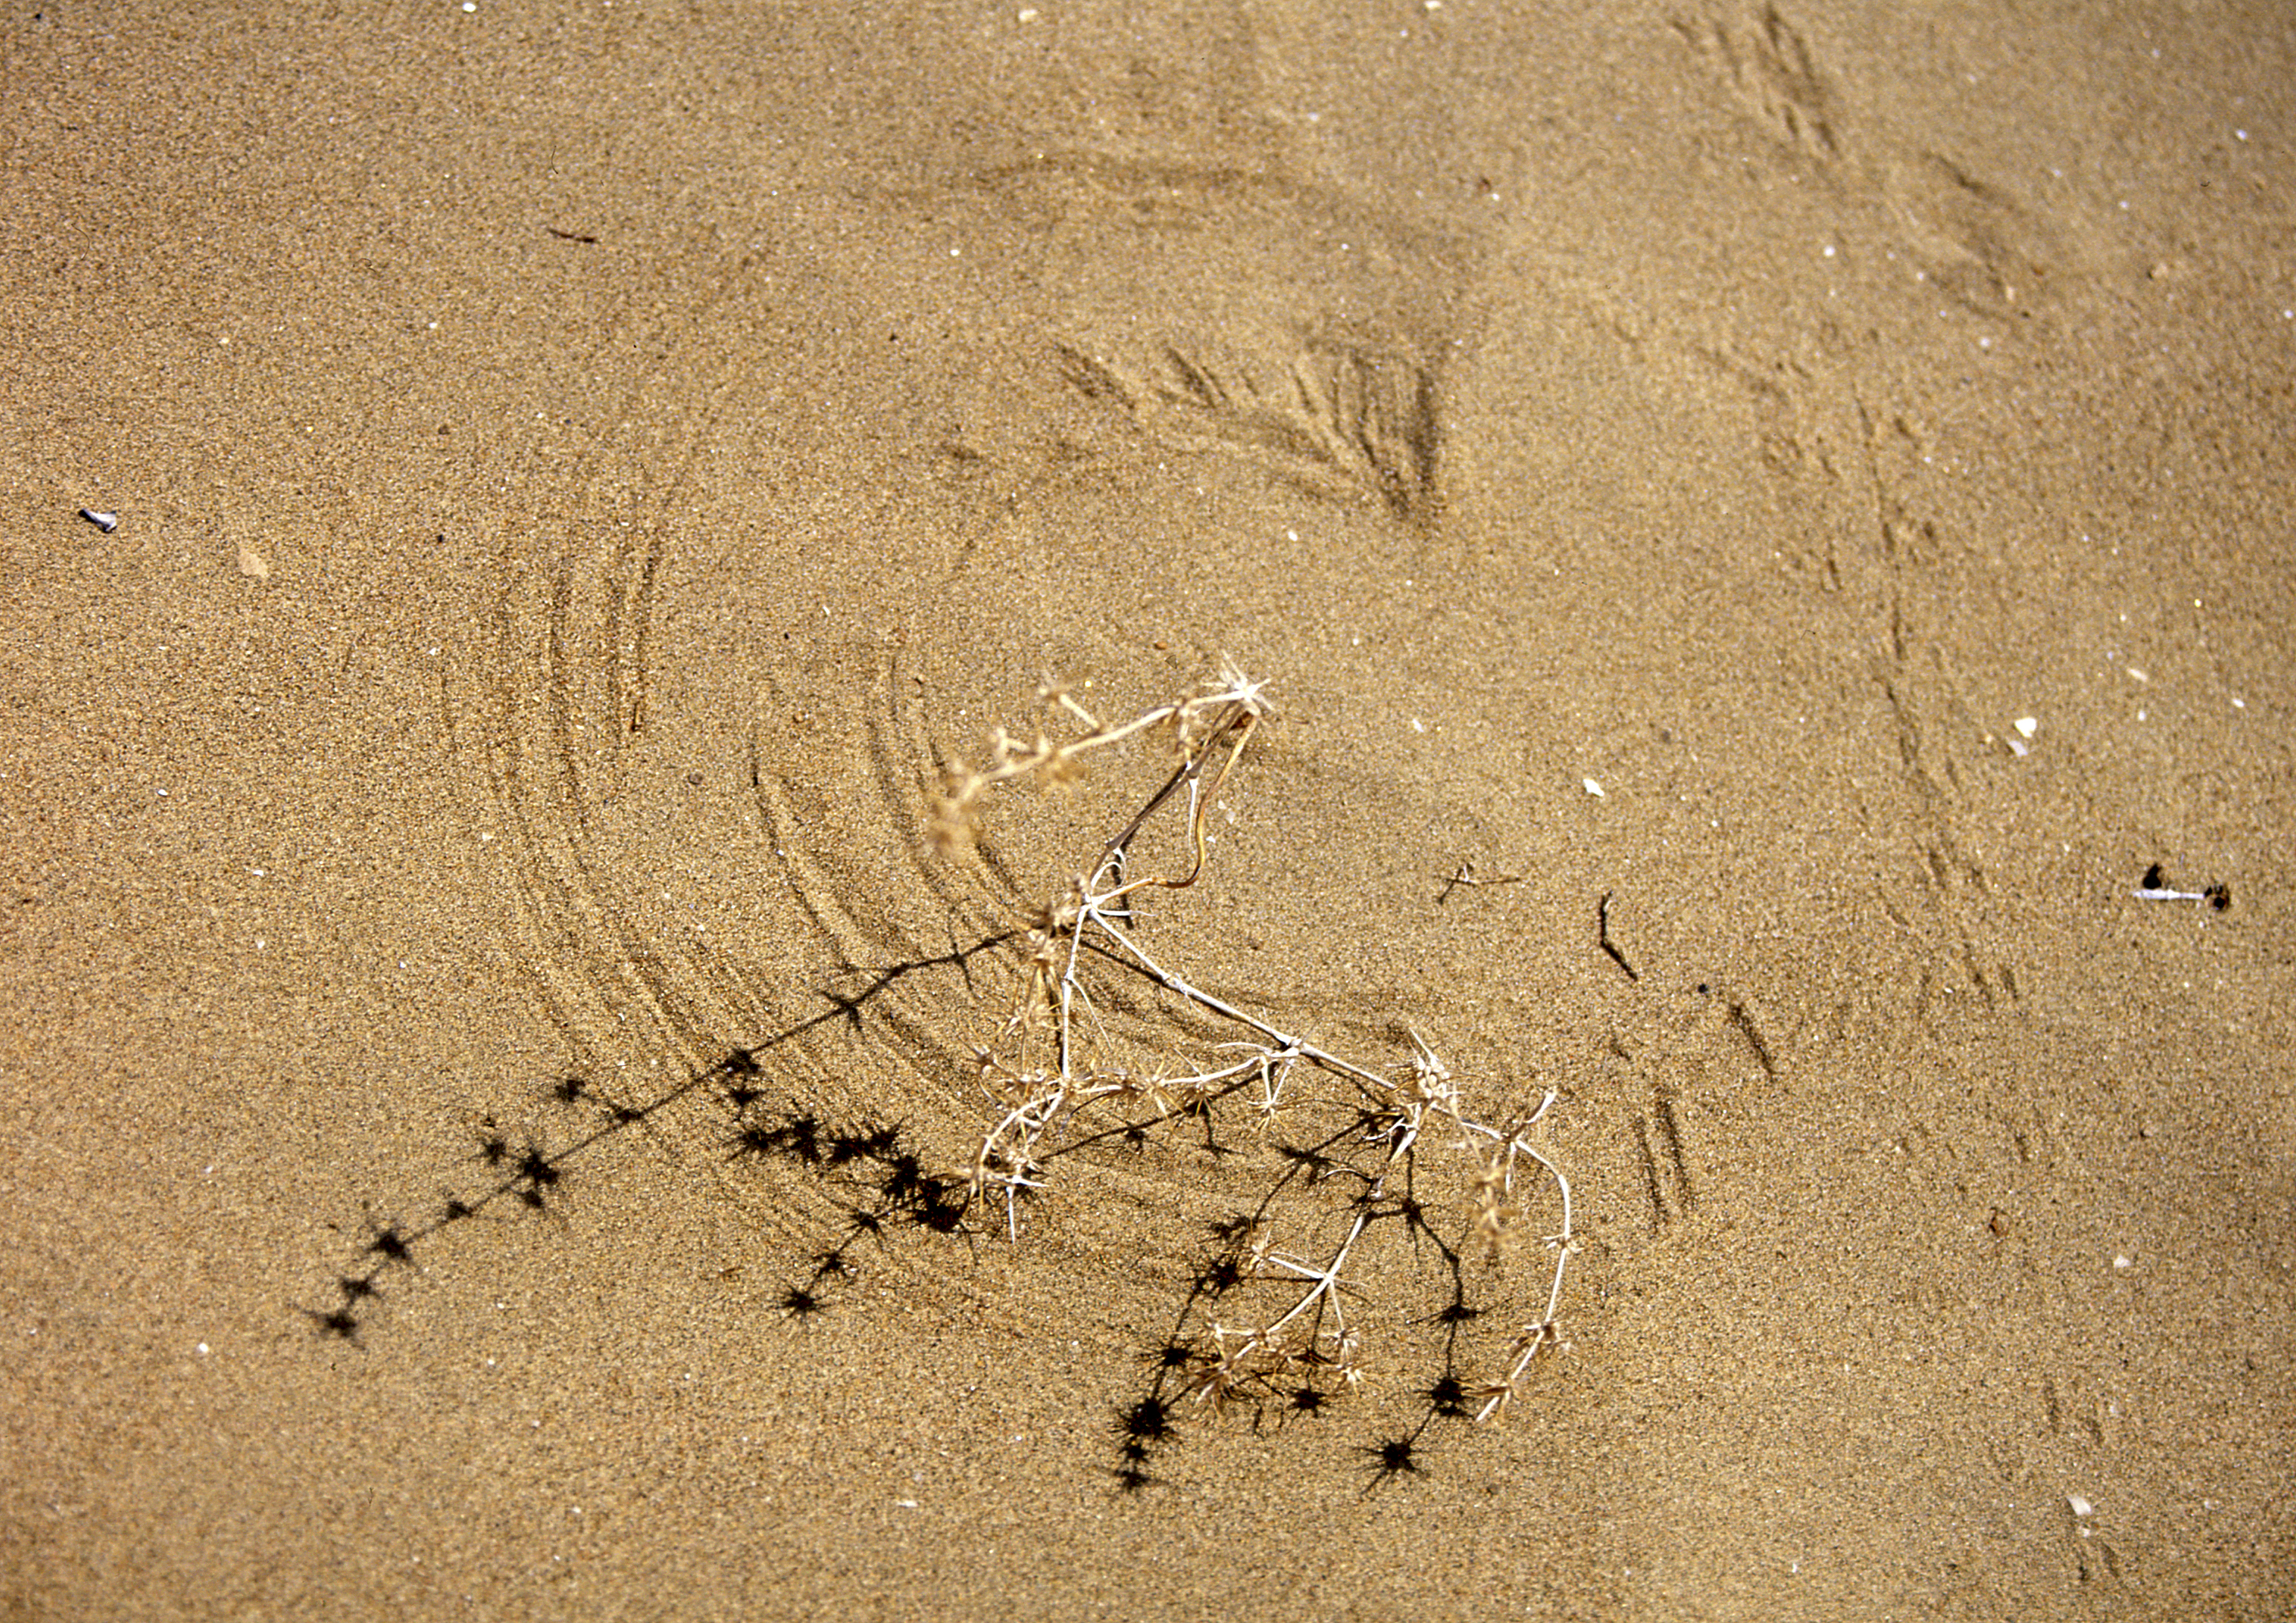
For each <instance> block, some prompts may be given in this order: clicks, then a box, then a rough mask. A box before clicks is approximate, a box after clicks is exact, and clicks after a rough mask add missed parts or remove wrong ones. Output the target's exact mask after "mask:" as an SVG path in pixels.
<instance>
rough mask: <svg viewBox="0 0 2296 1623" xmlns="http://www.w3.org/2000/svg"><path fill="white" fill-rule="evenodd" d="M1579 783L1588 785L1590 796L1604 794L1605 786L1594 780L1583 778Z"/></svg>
mask: <svg viewBox="0 0 2296 1623" xmlns="http://www.w3.org/2000/svg"><path fill="white" fill-rule="evenodd" d="M1579 782H1580V783H1584V784H1586V785H1587V793H1588V794H1590V795H1600V794H1601V793H1602V792H1603V786H1602V785H1601V784H1600V783H1596V782H1595V780H1594V779H1592V778H1581V779H1580V780H1579Z"/></svg>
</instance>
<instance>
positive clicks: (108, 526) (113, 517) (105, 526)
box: [79, 507, 119, 536]
mask: <svg viewBox="0 0 2296 1623" xmlns="http://www.w3.org/2000/svg"><path fill="white" fill-rule="evenodd" d="M79 516H80V517H81V518H83V519H86V521H88V522H89V523H91V524H93V525H94V526H95V527H96V529H100V530H102V532H103V533H104V534H105V535H107V536H108V535H110V534H111V532H112V531H113V530H115V529H119V514H118V513H116V512H96V510H95V509H94V508H93V507H83V508H81V509H80V510H79Z"/></svg>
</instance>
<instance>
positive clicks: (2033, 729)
mask: <svg viewBox="0 0 2296 1623" xmlns="http://www.w3.org/2000/svg"><path fill="white" fill-rule="evenodd" d="M2013 725H2015V726H2016V729H2017V731H2018V732H2019V733H2020V734H2022V735H2023V736H2025V737H2027V738H2030V737H2032V736H2033V734H2036V733H2038V732H2039V731H2040V730H2041V724H2040V722H2039V721H2038V719H2037V718H2036V717H2031V716H2020V717H2017V719H2016V722H2015V723H2014V724H2013Z"/></svg>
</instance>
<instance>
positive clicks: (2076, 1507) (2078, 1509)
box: [2065, 1494, 2096, 1516]
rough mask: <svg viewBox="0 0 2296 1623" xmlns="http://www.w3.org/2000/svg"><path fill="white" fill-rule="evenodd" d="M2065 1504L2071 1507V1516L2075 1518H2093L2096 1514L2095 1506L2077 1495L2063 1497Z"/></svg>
mask: <svg viewBox="0 0 2296 1623" xmlns="http://www.w3.org/2000/svg"><path fill="white" fill-rule="evenodd" d="M2065 1503H2066V1504H2070V1505H2071V1506H2072V1507H2073V1514H2074V1515H2076V1516H2094V1515H2095V1514H2096V1506H2095V1505H2094V1504H2090V1503H2089V1502H2088V1501H2087V1500H2086V1499H2084V1498H2082V1497H2081V1496H2079V1494H2067V1495H2066V1496H2065Z"/></svg>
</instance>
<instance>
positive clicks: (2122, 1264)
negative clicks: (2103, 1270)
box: [2112, 1251, 2136, 1268]
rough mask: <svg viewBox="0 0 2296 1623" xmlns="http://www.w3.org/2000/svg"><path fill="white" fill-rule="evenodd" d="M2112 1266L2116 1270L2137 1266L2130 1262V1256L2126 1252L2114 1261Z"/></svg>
mask: <svg viewBox="0 0 2296 1623" xmlns="http://www.w3.org/2000/svg"><path fill="white" fill-rule="evenodd" d="M2112 1266H2114V1267H2116V1268H2133V1267H2135V1266H2136V1263H2135V1262H2133V1261H2132V1260H2130V1258H2129V1257H2128V1253H2127V1252H2125V1251H2124V1252H2122V1253H2121V1254H2120V1256H2118V1257H2115V1258H2113V1259H2112Z"/></svg>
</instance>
